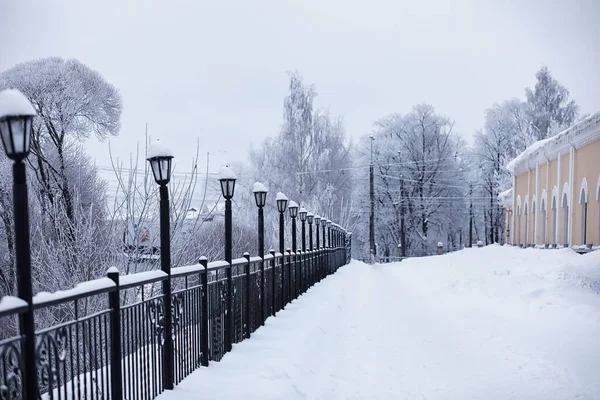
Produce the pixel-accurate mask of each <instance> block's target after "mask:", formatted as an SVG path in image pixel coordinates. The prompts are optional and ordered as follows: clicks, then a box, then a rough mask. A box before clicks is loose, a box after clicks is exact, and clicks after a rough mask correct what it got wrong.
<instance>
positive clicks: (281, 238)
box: [275, 192, 288, 254]
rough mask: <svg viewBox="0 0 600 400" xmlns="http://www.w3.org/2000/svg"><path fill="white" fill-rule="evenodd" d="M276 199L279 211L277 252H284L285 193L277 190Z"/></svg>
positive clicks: (286, 200) (286, 199)
mask: <svg viewBox="0 0 600 400" xmlns="http://www.w3.org/2000/svg"><path fill="white" fill-rule="evenodd" d="M275 200H276V201H277V211H279V252H280V253H281V254H284V253H285V210H286V208H287V204H288V198H287V197H286V195H285V194H283V193H281V192H279V193H277V197H276V198H275Z"/></svg>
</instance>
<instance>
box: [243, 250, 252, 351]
mask: <svg viewBox="0 0 600 400" xmlns="http://www.w3.org/2000/svg"><path fill="white" fill-rule="evenodd" d="M244 258H245V259H246V265H245V266H244V273H245V275H246V298H245V299H244V300H245V301H244V303H245V306H246V307H245V308H246V310H245V313H246V339H250V334H251V333H252V315H251V314H250V310H251V307H250V301H251V299H252V292H251V290H252V285H251V284H250V279H251V277H250V253H247V252H246V253H244Z"/></svg>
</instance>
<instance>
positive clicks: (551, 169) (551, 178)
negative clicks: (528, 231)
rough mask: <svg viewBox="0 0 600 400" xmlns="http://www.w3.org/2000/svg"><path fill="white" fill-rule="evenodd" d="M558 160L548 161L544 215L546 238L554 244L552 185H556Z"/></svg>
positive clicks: (554, 227)
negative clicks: (546, 204) (545, 214)
mask: <svg viewBox="0 0 600 400" xmlns="http://www.w3.org/2000/svg"><path fill="white" fill-rule="evenodd" d="M557 171H558V160H556V159H554V160H551V161H550V162H549V163H548V188H547V189H546V191H547V192H548V213H547V217H546V222H547V225H546V227H547V232H546V240H547V241H548V243H549V244H556V243H557V241H556V240H554V232H555V231H556V225H555V224H554V210H553V209H552V192H553V190H554V187H555V186H556V185H557V181H556V180H557V179H558V173H557Z"/></svg>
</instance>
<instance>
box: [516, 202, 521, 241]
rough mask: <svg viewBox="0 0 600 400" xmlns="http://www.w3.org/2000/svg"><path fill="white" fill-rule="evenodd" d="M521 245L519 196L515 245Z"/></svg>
mask: <svg viewBox="0 0 600 400" xmlns="http://www.w3.org/2000/svg"><path fill="white" fill-rule="evenodd" d="M521 244H522V243H521V196H517V245H518V246H520V245H521Z"/></svg>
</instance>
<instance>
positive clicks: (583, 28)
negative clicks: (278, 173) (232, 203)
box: [0, 0, 600, 171]
mask: <svg viewBox="0 0 600 400" xmlns="http://www.w3.org/2000/svg"><path fill="white" fill-rule="evenodd" d="M599 16H600V2H599V1H597V0H573V1H567V0H552V1H541V0H539V1H538V0H535V1H533V0H530V1H495V2H494V1H466V0H461V1H458V0H457V1H441V0H438V1H414V0H413V1H402V0H389V1H381V0H366V1H352V0H314V1H313V0H302V1H282V0H279V1H262V0H261V1H258V0H255V1H247V0H240V1H210V2H207V1H199V0H190V1H172V0H169V1H166V0H164V1H149V0H144V1H133V0H114V1H108V0H103V1H82V0H45V1H41V0H40V1H35V0H0V35H1V36H0V37H1V40H2V45H1V47H0V71H1V70H5V69H7V68H10V67H12V66H13V65H15V64H16V63H19V62H23V61H28V60H31V59H35V58H41V57H47V56H61V57H65V58H71V57H73V58H78V59H80V60H81V61H83V62H84V63H86V64H87V65H88V66H90V67H91V68H93V69H96V70H98V71H99V72H100V73H101V74H102V75H103V76H104V77H105V79H106V80H108V81H109V82H111V83H112V84H114V85H115V86H116V87H117V88H118V89H119V90H120V92H121V94H122V96H123V102H124V108H123V115H122V129H121V133H120V136H119V137H118V138H114V139H112V140H111V146H112V148H113V150H114V151H115V154H116V155H117V156H119V157H127V155H128V154H129V153H130V152H131V151H133V150H134V149H135V145H136V142H138V141H142V142H143V140H144V127H145V124H146V123H148V127H149V133H150V135H151V136H152V137H154V138H156V137H160V138H163V139H164V140H167V141H168V143H169V144H170V146H171V147H172V149H173V151H174V152H175V155H176V157H177V159H178V160H180V162H181V161H187V160H191V159H192V157H193V155H194V153H195V143H196V138H200V152H201V153H202V157H201V160H200V162H201V163H202V164H204V163H205V162H206V158H205V153H206V152H210V153H211V158H212V160H213V161H214V162H213V163H211V164H212V165H211V170H212V171H216V170H217V169H218V166H219V164H221V163H223V162H227V161H238V160H244V159H245V158H246V157H247V153H248V149H249V148H250V146H251V145H257V144H259V143H260V142H261V141H262V140H263V139H264V138H265V137H267V136H272V135H275V134H276V133H277V132H278V131H279V129H280V126H281V121H282V112H283V111H282V105H283V98H284V96H285V95H286V92H287V83H288V79H287V75H286V71H290V70H295V69H297V70H298V71H299V72H300V73H301V75H302V76H303V77H304V79H305V81H306V82H308V83H313V84H314V85H315V86H316V90H317V92H318V98H317V105H318V106H319V107H323V108H328V109H329V110H330V111H331V112H332V113H333V114H337V115H341V116H342V117H343V118H344V120H345V123H346V128H347V132H348V135H349V137H351V138H353V139H356V138H358V137H359V136H360V135H362V134H364V133H368V132H370V131H371V129H372V124H373V122H374V121H375V120H377V119H379V118H381V117H384V116H386V115H387V114H389V113H392V112H400V113H406V112H409V111H410V109H411V107H412V106H413V105H414V104H418V103H423V102H426V103H430V104H432V105H433V106H435V108H436V110H437V111H438V112H439V113H442V114H444V115H446V116H448V117H450V118H452V119H453V120H454V121H455V122H456V129H457V131H458V132H460V133H461V134H462V135H464V136H465V137H466V138H470V137H471V136H472V135H473V133H474V132H475V131H476V130H477V129H480V128H481V127H482V125H483V122H484V116H483V113H484V110H485V109H486V108H488V107H490V106H491V105H492V104H493V103H494V102H499V101H502V100H507V99H510V98H511V97H516V96H517V97H521V98H522V97H523V89H524V88H525V87H527V86H532V85H533V84H534V83H535V77H534V74H535V72H536V71H537V70H538V69H539V67H540V66H541V65H547V66H548V67H549V68H550V70H551V71H552V73H553V75H554V76H555V77H556V78H557V79H558V80H559V81H560V82H561V83H563V84H564V85H565V86H567V87H568V89H569V90H570V91H571V94H572V96H573V98H574V99H576V100H577V102H578V103H579V104H580V105H581V107H582V109H583V111H584V112H595V111H600V95H599V93H600V90H599V89H600V51H599V50H600V42H599V41H598V38H599V37H600V24H599V22H598V17H599ZM88 148H89V151H90V153H91V154H92V155H93V156H94V157H96V159H97V163H98V164H99V165H101V166H106V165H109V161H108V159H107V155H108V150H107V149H108V144H107V143H103V144H97V143H89V144H88Z"/></svg>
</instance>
